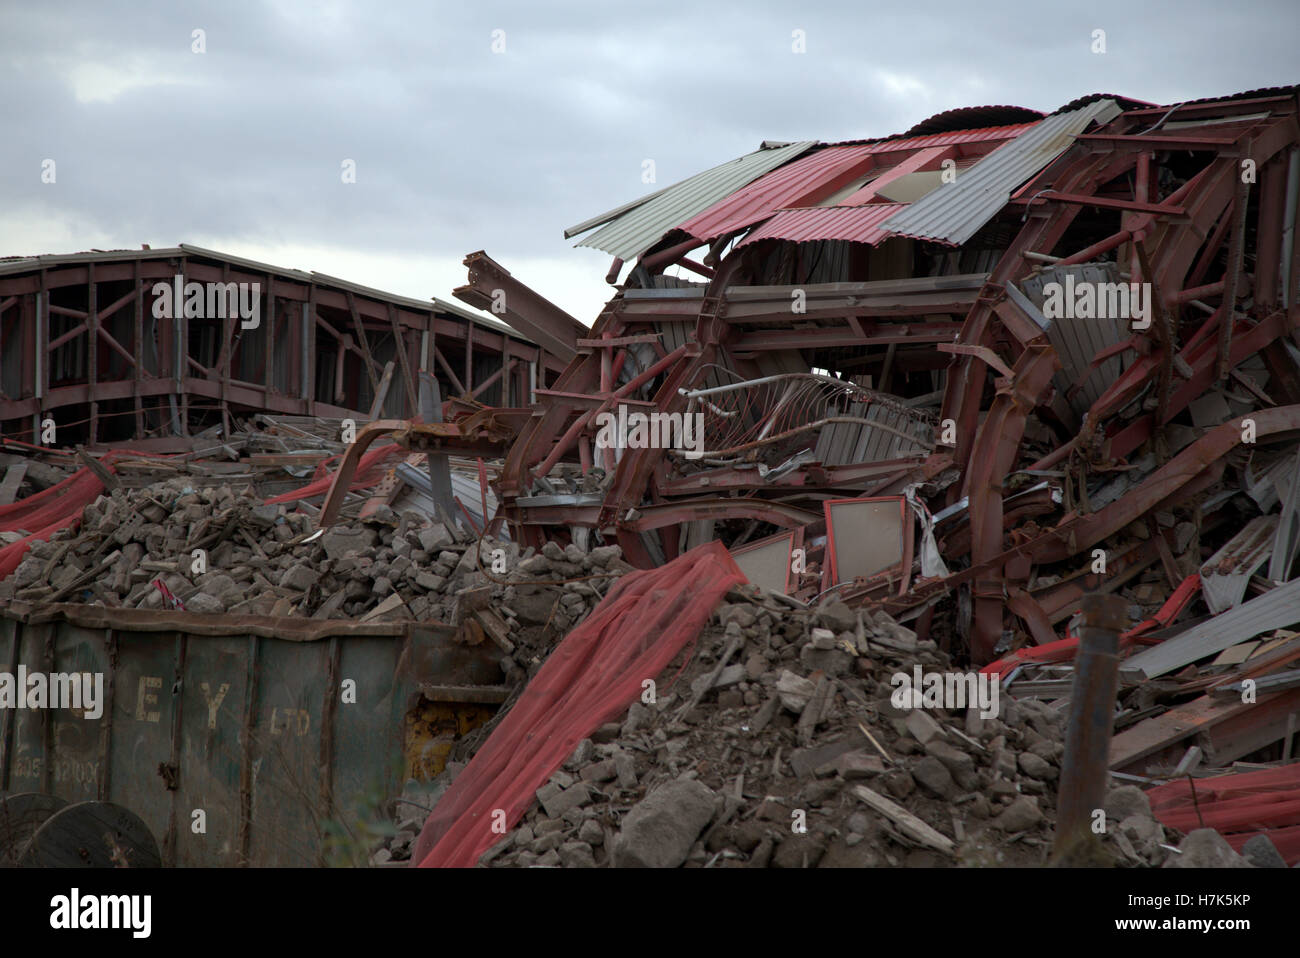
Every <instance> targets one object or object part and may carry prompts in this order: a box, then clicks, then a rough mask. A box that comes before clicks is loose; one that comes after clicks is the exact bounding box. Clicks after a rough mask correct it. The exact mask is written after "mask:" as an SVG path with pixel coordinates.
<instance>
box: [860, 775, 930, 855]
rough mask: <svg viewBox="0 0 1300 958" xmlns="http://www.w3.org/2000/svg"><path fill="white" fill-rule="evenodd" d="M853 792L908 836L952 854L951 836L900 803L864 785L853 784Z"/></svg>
mask: <svg viewBox="0 0 1300 958" xmlns="http://www.w3.org/2000/svg"><path fill="white" fill-rule="evenodd" d="M853 794H854V795H856V796H857V797H858V798H860V799H862V801H864V802H865V803H866V804H867V805H869V806H871V808H872V809H874V810H875V811H877V812H879V813H880V814H881V815H884V816H885V817H886V818H888V819H889V820H890V821H891V822H893V823H894V824H895V825H897V826H898V829H899V831H901V832H902V833H903V834H904V835H906V836H907V837H908V838H910V839H912V840H913V841H916V842H919V843H920V844H922V845H925V846H927V847H929V848H933V849H934V850H935V851H940V852H943V853H944V854H946V855H951V854H953V848H954V845H953V842H952V839H951V838H948V837H947V836H946V835H944V834H943V833H941V832H937V831H935V830H934V829H933V828H931V827H930V826H929V825H927V824H926V823H925V822H923V821H921V819H919V818H917V817H916V816H915V815H913V814H912V813H911V812H909V811H908V810H907V809H905V808H903V807H902V806H901V805H895V804H894V803H893V802H891V801H890V800H889V799H887V798H885V796H883V795H881V794H880V793H878V792H873V791H872V790H871V789H869V788H867V786H865V785H857V786H854V788H853Z"/></svg>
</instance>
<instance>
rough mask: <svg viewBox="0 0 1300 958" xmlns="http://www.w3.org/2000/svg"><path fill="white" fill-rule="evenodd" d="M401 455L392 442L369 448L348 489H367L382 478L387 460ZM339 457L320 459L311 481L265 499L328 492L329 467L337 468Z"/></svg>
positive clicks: (293, 499)
mask: <svg viewBox="0 0 1300 958" xmlns="http://www.w3.org/2000/svg"><path fill="white" fill-rule="evenodd" d="M401 455H405V453H404V452H403V450H402V447H401V446H398V445H395V444H393V443H388V444H386V445H383V446H376V447H374V448H373V449H371V450H369V451H368V452H367V453H366V454H365V455H364V456H362V457H361V460H360V461H359V462H358V463H357V471H356V473H355V474H354V475H353V477H352V484H351V485H350V486H348V489H349V490H350V491H352V492H356V491H357V490H359V489H368V488H369V487H370V486H373V485H376V484H377V483H378V482H379V481H380V480H381V479H383V478H384V473H385V472H387V466H388V460H389V459H394V458H397V457H398V456H401ZM340 458H342V457H341V456H330V457H329V458H328V459H325V460H322V461H321V463H320V464H319V465H317V466H316V477H315V478H314V479H313V480H312V481H311V482H309V483H307V485H305V486H302V487H301V488H299V489H292V490H290V491H289V492H283V493H281V494H280V495H278V496H275V497H274V498H272V499H267V500H266V502H267V503H268V504H275V503H281V502H297V501H298V500H299V499H310V498H311V497H312V496H323V495H325V493H327V492H329V488H330V482H332V481H333V476H334V474H333V472H331V471H330V469H331V467H334V468H335V469H336V470H337V466H338V463H339V459H340Z"/></svg>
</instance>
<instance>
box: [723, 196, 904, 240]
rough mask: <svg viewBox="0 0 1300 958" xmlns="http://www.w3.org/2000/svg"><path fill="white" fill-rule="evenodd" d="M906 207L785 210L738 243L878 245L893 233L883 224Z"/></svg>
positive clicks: (891, 204)
mask: <svg viewBox="0 0 1300 958" xmlns="http://www.w3.org/2000/svg"><path fill="white" fill-rule="evenodd" d="M903 206H904V204H902V203H873V204H871V205H869V206H831V207H813V208H811V209H803V210H781V211H780V212H778V213H777V214H776V215H775V216H773V217H772V218H771V219H770V220H768V221H767V222H766V223H764V224H763V225H762V226H760V227H758V228H757V229H755V230H754V231H753V232H751V233H750V234H749V235H748V236H746V237H745V239H744V240H743V241H741V242H740V243H738V244H737V246H738V247H739V246H746V245H748V244H749V243H756V242H758V241H759V240H764V239H782V240H789V241H791V242H794V243H806V242H811V241H813V240H849V241H851V242H854V243H870V244H871V245H873V246H874V245H875V244H877V243H879V242H880V241H881V240H884V239H887V238H888V237H889V233H887V232H886V231H884V230H882V229H881V228H880V224H881V223H883V222H884V221H885V220H887V219H889V217H891V216H893V215H894V214H895V213H897V212H898V211H899V210H901V209H903Z"/></svg>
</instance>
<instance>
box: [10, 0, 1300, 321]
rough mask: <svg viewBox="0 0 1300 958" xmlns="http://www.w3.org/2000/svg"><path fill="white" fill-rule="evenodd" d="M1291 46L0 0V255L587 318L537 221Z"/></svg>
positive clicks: (1298, 76)
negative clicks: (765, 155) (200, 252)
mask: <svg viewBox="0 0 1300 958" xmlns="http://www.w3.org/2000/svg"><path fill="white" fill-rule="evenodd" d="M196 29H201V30H203V31H204V40H205V45H206V52H204V53H202V54H198V53H194V52H192V45H193V42H194V41H193V39H192V37H193V31H194V30H196ZM1096 29H1102V30H1105V31H1106V38H1105V39H1106V52H1105V53H1104V54H1094V53H1093V52H1091V49H1090V48H1091V45H1092V34H1093V31H1094V30H1096ZM496 30H500V31H504V45H505V49H504V52H500V53H496V52H493V31H496ZM795 30H802V31H804V37H805V43H806V52H805V53H802V54H798V53H795V52H793V51H792V32H793V31H795ZM1297 37H1300V4H1296V3H1295V2H1294V0H1277V2H1256V3H1239V4H1238V3H1223V2H1205V0H1189V2H1171V3H1133V2H1131V0H1130V2H1118V3H1111V2H1104V3H1070V4H1061V3H1057V2H1051V0H1045V2H1040V3H1034V4H1028V5H1025V6H1024V7H1023V8H1022V7H1021V6H1020V5H1018V4H1010V3H1003V2H997V0H985V2H981V3H962V4H959V3H936V2H916V3H898V4H871V3H863V2H852V0H849V2H837V3H823V4H813V3H792V2H788V0H787V2H783V3H782V2H762V0H747V2H738V3H730V2H713V0H709V2H696V3H689V4H679V5H673V4H666V3H657V4H646V3H637V4H626V5H618V4H613V3H608V2H606V3H600V2H589V3H588V2H571V3H543V2H530V0H519V2H511V3H471V2H461V3H454V4H452V3H438V4H427V3H404V2H403V3H399V2H372V3H364V4H363V3H357V4H348V3H310V4H308V3H288V2H267V3H252V2H249V3H195V4H177V3H170V2H140V3H106V2H103V0H87V2H69V3H60V4H55V3H29V4H25V5H15V4H12V3H10V4H9V5H7V6H6V7H5V8H4V9H3V10H0V84H2V86H3V89H4V91H5V95H4V97H3V99H0V255H14V254H33V253H53V252H71V251H75V250H82V249H89V248H121V247H138V246H139V245H140V244H141V243H149V244H150V245H152V246H155V247H159V246H174V245H176V244H177V243H180V242H188V243H194V244H197V245H202V246H209V247H212V248H215V249H219V250H222V251H226V252H230V253H233V254H237V255H242V256H248V257H251V258H255V259H261V260H265V261H268V262H271V263H275V264H276V265H280V266H286V267H296V268H299V269H315V270H318V271H320V272H325V273H332V274H334V275H337V276H341V277H343V278H346V279H349V280H351V281H353V282H358V283H363V284H367V285H371V286H377V287H379V288H381V289H386V290H390V291H392V292H397V293H402V294H404V295H408V296H415V297H419V298H428V297H429V296H439V297H442V298H444V299H450V298H451V288H452V287H453V286H456V285H459V284H461V283H463V282H464V280H465V270H464V267H463V266H462V265H461V260H462V259H463V257H464V255H465V254H466V253H467V252H471V251H473V250H478V249H486V250H487V251H488V253H489V254H490V255H491V256H493V257H494V258H495V259H496V260H497V261H498V262H500V263H502V264H503V265H504V266H505V267H506V268H508V269H509V270H511V272H513V273H514V274H515V275H516V276H518V277H519V278H520V279H521V280H523V281H524V282H525V283H528V284H529V285H531V286H533V287H534V288H535V289H537V290H538V291H539V292H542V293H543V294H545V295H546V296H549V297H550V298H551V299H553V300H554V301H555V302H557V303H559V304H560V305H561V306H563V307H564V308H566V309H568V310H569V311H571V312H572V313H573V314H574V315H575V316H577V317H578V318H579V319H581V320H582V321H583V322H586V323H590V322H591V321H592V319H594V317H595V315H596V313H597V311H598V310H599V307H600V305H601V304H602V303H603V302H604V301H605V300H606V299H607V298H608V296H609V294H610V292H611V290H610V288H609V287H608V286H606V285H605V283H604V282H603V276H604V273H605V270H606V269H607V267H608V265H609V257H608V256H607V255H606V254H604V253H599V252H596V251H594V250H587V249H574V248H573V243H574V242H576V239H575V240H565V239H564V238H563V236H562V231H563V229H564V228H565V227H566V226H569V225H572V224H574V223H577V222H579V221H581V220H584V219H586V218H588V217H590V216H592V215H594V214H596V213H599V212H601V211H602V210H605V209H608V208H610V207H613V206H617V205H620V204H622V203H625V202H627V201H628V200H631V199H633V198H634V197H636V196H639V195H641V194H643V193H645V192H649V191H651V190H654V189H658V188H660V187H662V186H664V185H666V184H669V183H672V182H675V181H677V180H679V179H681V178H683V177H686V176H689V175H691V174H693V173H696V172H698V171H700V170H702V169H705V168H707V167H710V166H714V165H716V164H718V163H720V162H723V161H724V160H727V159H730V158H732V157H734V156H738V155H740V154H742V153H746V152H749V151H750V150H753V149H754V148H755V147H757V145H758V144H759V143H760V142H761V141H762V140H764V139H774V140H787V139H788V140H796V139H818V140H825V141H833V140H842V139H854V138H862V137H871V136H880V135H887V134H891V133H897V132H900V131H902V130H905V129H907V128H908V127H910V126H912V125H913V124H915V123H916V122H918V121H920V120H922V119H924V118H925V117H927V116H930V115H931V114H934V113H936V112H939V111H941V110H946V109H951V108H953V107H960V106H971V105H977V104H1016V105H1021V106H1028V107H1034V108H1036V109H1040V110H1053V109H1055V108H1057V107H1059V106H1060V105H1062V104H1063V103H1066V102H1068V101H1070V100H1072V99H1074V98H1075V97H1078V96H1080V95H1083V94H1086V93H1092V92H1110V93H1120V94H1124V95H1126V96H1131V97H1134V98H1138V99H1144V100H1151V101H1156V102H1175V101H1179V100H1185V99H1194V98H1197V97H1205V96H1212V95H1219V94H1228V93H1234V92H1238V91H1242V90H1249V89H1254V88H1258V87H1266V86H1275V85H1282V84H1291V83H1295V82H1300V52H1298V48H1297ZM500 39H501V37H500V36H498V45H499V41H500ZM46 159H53V160H54V161H55V162H56V164H57V166H56V170H57V179H56V182H55V183H53V184H48V183H42V181H41V170H42V162H43V161H44V160H46ZM348 159H350V160H353V161H355V163H356V182H355V183H354V184H345V183H343V182H342V177H341V175H340V174H341V164H342V163H343V161H344V160H348ZM646 159H652V160H653V161H654V163H655V170H656V176H657V183H655V184H645V183H643V182H642V163H643V161H644V160H646Z"/></svg>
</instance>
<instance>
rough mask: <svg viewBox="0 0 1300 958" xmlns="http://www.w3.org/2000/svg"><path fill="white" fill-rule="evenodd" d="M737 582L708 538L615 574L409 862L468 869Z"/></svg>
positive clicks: (452, 792) (722, 551)
mask: <svg viewBox="0 0 1300 958" xmlns="http://www.w3.org/2000/svg"><path fill="white" fill-rule="evenodd" d="M744 581H745V576H744V575H743V574H742V573H741V571H740V568H739V567H738V566H737V565H736V563H735V561H734V560H733V559H732V558H731V555H730V553H728V552H727V550H726V547H724V546H723V544H722V543H721V542H717V541H714V542H709V543H706V544H704V545H702V546H698V547H697V548H695V549H692V550H691V551H690V552H687V553H686V554H685V555H682V556H679V557H678V558H676V559H674V560H673V561H672V562H670V563H668V564H667V565H664V566H660V567H659V568H657V569H650V570H646V571H641V572H629V573H628V574H627V575H625V576H623V578H621V579H619V581H618V583H617V584H616V585H615V586H614V587H613V588H612V589H610V590H609V595H607V596H606V597H605V599H604V601H602V602H601V603H600V605H598V606H597V607H596V608H595V609H594V610H592V613H591V615H590V616H588V618H587V619H586V621H585V622H583V623H582V624H581V625H579V626H578V627H577V628H576V629H574V630H573V631H572V632H570V633H569V634H568V636H566V637H565V639H564V641H563V642H561V643H560V644H559V646H558V647H557V648H556V649H555V651H554V652H552V653H551V656H550V658H548V659H547V660H546V664H545V665H543V666H542V667H541V669H540V670H539V671H538V673H537V675H536V676H534V677H533V679H532V681H531V682H529V683H528V687H527V688H526V689H525V690H524V692H523V694H522V695H521V696H520V697H519V701H517V702H516V703H515V704H514V707H513V708H511V709H510V712H509V714H507V715H506V717H505V718H504V719H503V720H502V721H501V724H500V725H499V726H497V728H496V730H495V731H494V732H493V733H492V735H491V736H489V738H488V740H487V741H486V742H484V743H483V745H482V746H481V747H480V748H479V750H478V752H477V753H475V755H474V758H473V760H472V761H471V762H470V763H469V765H467V766H466V767H465V769H464V770H463V771H462V772H461V773H460V775H459V776H457V778H456V781H455V782H453V783H452V786H451V788H449V789H448V790H447V792H446V794H444V795H443V796H442V798H441V799H440V800H439V801H438V804H437V806H436V807H435V808H434V810H433V814H431V815H430V816H429V818H428V820H427V821H426V822H425V823H424V830H423V831H422V832H421V833H420V838H419V841H418V842H417V843H416V847H415V852H414V854H413V855H412V857H411V860H412V861H413V862H418V863H419V864H420V865H421V866H422V867H426V868H427V867H443V868H468V867H471V866H473V865H474V864H475V863H476V862H477V861H478V859H479V856H480V855H482V854H483V852H485V851H487V850H488V849H489V848H491V847H492V846H493V845H495V844H496V843H497V842H499V841H500V840H501V839H502V838H503V837H504V836H505V834H506V832H507V831H508V830H509V829H510V828H512V827H514V825H515V824H516V823H517V822H518V821H519V819H520V818H521V817H522V816H523V814H524V812H525V811H527V810H528V806H529V805H531V804H532V801H533V795H534V793H535V792H536V791H537V789H538V788H539V787H541V786H542V785H543V784H545V782H546V780H547V779H548V778H549V777H550V776H551V773H552V772H554V771H555V770H556V769H557V768H559V767H560V766H561V765H562V764H564V761H565V759H567V758H568V757H569V756H570V755H572V754H573V750H574V749H575V748H576V747H577V745H578V743H579V742H581V741H582V740H583V739H584V738H587V737H588V736H589V735H591V733H592V732H594V731H595V730H596V729H597V728H598V727H599V726H600V725H601V724H602V723H604V722H608V721H610V720H611V719H614V718H617V717H618V716H619V715H621V714H622V713H623V712H624V711H625V710H626V709H627V707H628V706H629V705H630V704H631V703H632V702H634V701H635V700H636V699H637V697H638V696H640V695H641V693H642V686H641V683H642V682H644V681H645V680H646V679H653V678H655V677H657V676H658V675H659V674H660V673H661V672H663V670H664V669H665V668H666V667H667V666H668V663H669V662H671V661H672V658H673V656H674V655H676V654H677V652H678V651H679V650H680V649H682V648H683V647H684V646H685V645H686V644H687V643H688V642H691V641H693V640H694V639H695V637H696V636H697V635H698V634H699V632H700V629H702V628H703V627H704V625H705V623H706V622H707V621H708V619H709V616H710V615H711V614H712V612H713V610H714V608H715V607H716V606H717V604H718V602H719V600H721V598H722V597H723V595H725V594H726V592H727V590H728V589H730V588H731V587H732V586H734V585H738V584H740V583H741V582H744ZM659 694H660V695H662V694H663V689H660V690H659ZM574 787H579V786H574ZM498 811H499V812H501V813H502V814H496V813H497V812H498ZM494 826H495V827H494Z"/></svg>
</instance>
